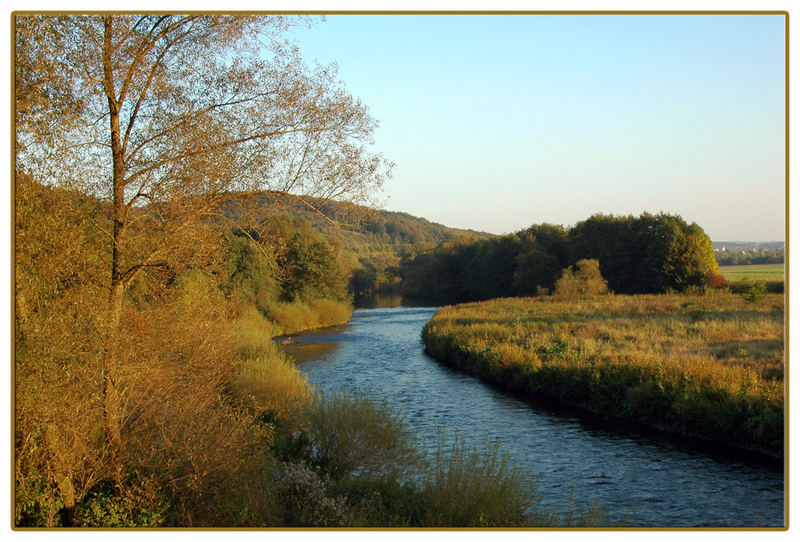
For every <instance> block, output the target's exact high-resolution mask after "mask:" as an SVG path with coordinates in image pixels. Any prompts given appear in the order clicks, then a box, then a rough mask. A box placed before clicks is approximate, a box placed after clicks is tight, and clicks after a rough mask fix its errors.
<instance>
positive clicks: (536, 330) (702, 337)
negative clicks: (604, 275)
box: [423, 291, 784, 457]
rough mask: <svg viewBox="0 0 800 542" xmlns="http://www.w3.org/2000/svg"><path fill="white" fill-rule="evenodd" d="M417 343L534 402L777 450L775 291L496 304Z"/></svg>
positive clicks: (779, 303)
mask: <svg viewBox="0 0 800 542" xmlns="http://www.w3.org/2000/svg"><path fill="white" fill-rule="evenodd" d="M423 341H424V343H425V347H426V351H427V352H428V353H429V354H430V355H432V356H433V357H434V358H436V359H438V360H440V361H442V362H444V363H446V364H449V365H452V366H455V367H457V368H460V369H462V370H465V371H467V372H470V373H473V374H476V375H478V376H480V377H481V378H483V379H485V380H487V381H490V382H492V383H494V384H497V385H499V386H501V387H504V388H507V389H510V390H513V391H515V392H517V393H520V394H521V395H524V396H528V397H530V398H532V399H542V400H548V401H554V402H557V403H560V404H563V405H568V406H573V407H577V408H579V409H582V410H585V411H588V412H591V413H594V414H597V415H600V416H603V417H607V418H609V419H611V420H614V419H619V420H626V421H631V422H634V423H636V424H639V425H641V426H645V427H649V428H653V429H657V430H662V431H666V432H669V433H674V434H680V435H683V436H687V437H691V438H696V439H700V440H704V441H708V442H712V443H716V444H720V445H724V446H727V447H733V448H739V449H747V450H751V451H757V452H760V453H763V454H766V455H770V456H773V457H779V456H780V455H781V454H782V453H783V427H784V418H783V404H784V395H783V391H784V382H783V374H784V301H783V297H782V296H781V295H777V294H766V295H765V297H764V298H763V299H761V300H760V301H758V302H756V303H753V302H748V301H747V300H746V299H745V298H744V296H740V295H737V294H734V293H730V292H726V291H713V292H710V293H708V294H706V295H682V294H667V295H605V296H598V297H594V298H584V299H577V300H556V299H554V298H549V297H537V298H507V299H496V300H490V301H485V302H478V303H468V304H464V305H457V306H447V307H443V308H442V309H440V310H439V312H438V313H437V314H436V315H435V316H434V318H433V319H432V320H431V321H430V322H429V323H428V324H427V325H426V326H425V328H424V330H423Z"/></svg>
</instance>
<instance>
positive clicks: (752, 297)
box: [740, 280, 767, 303]
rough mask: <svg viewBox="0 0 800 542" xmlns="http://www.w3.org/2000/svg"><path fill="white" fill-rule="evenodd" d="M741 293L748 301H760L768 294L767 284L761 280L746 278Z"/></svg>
mask: <svg viewBox="0 0 800 542" xmlns="http://www.w3.org/2000/svg"><path fill="white" fill-rule="evenodd" d="M740 295H741V296H742V299H744V300H745V301H747V302H748V303H758V302H760V301H761V300H762V299H764V297H766V295H767V285H766V284H764V283H763V282H760V281H752V280H744V281H743V282H742V286H741V290H740Z"/></svg>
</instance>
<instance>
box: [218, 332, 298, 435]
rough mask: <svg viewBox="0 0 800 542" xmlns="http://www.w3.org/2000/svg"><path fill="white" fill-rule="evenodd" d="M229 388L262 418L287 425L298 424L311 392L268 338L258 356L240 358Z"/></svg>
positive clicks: (290, 363)
mask: <svg viewBox="0 0 800 542" xmlns="http://www.w3.org/2000/svg"><path fill="white" fill-rule="evenodd" d="M232 390H233V392H234V393H235V394H236V396H237V397H238V398H239V399H240V400H242V401H244V403H245V404H246V405H248V406H249V407H250V408H251V409H253V411H254V412H255V413H256V414H258V415H260V416H261V418H262V419H269V420H275V421H277V422H279V423H282V424H284V425H288V426H294V425H297V424H298V423H299V419H300V416H301V412H302V411H303V410H304V409H305V408H306V407H307V406H308V404H309V403H310V402H311V399H312V393H313V390H312V388H311V387H310V386H309V384H308V381H307V380H306V378H305V377H304V376H303V375H302V374H300V372H299V371H298V370H297V368H296V367H295V366H294V363H293V362H292V361H291V360H289V359H288V358H287V357H286V355H285V354H283V353H282V352H280V351H278V348H277V346H275V345H274V344H273V343H272V342H271V341H269V339H267V342H266V344H265V345H264V346H262V349H261V352H260V353H259V354H258V355H256V356H250V357H245V358H242V360H241V361H240V363H239V367H238V369H237V371H236V376H235V378H234V380H233V383H232Z"/></svg>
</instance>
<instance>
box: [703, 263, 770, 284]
mask: <svg viewBox="0 0 800 542" xmlns="http://www.w3.org/2000/svg"><path fill="white" fill-rule="evenodd" d="M719 271H720V274H721V275H722V276H723V277H724V278H725V280H727V281H728V282H738V281H742V280H765V281H782V280H784V268H783V264H782V263H770V264H756V265H723V266H720V268H719Z"/></svg>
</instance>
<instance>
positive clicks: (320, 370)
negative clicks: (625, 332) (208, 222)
mask: <svg viewBox="0 0 800 542" xmlns="http://www.w3.org/2000/svg"><path fill="white" fill-rule="evenodd" d="M435 311H436V309H433V308H409V307H398V308H389V309H367V310H356V311H355V312H354V313H353V317H352V319H351V321H350V323H349V324H348V325H347V326H342V327H338V328H331V329H328V330H325V331H323V332H318V333H309V334H304V335H297V336H294V337H292V338H291V339H290V341H288V342H289V345H287V346H285V347H284V348H285V349H286V351H287V352H288V353H289V354H291V355H293V356H294V357H295V359H296V360H297V366H298V368H299V370H300V371H301V372H302V373H303V374H305V375H306V376H307V378H308V379H309V381H310V383H311V384H313V385H314V386H315V387H316V388H317V390H319V391H322V392H323V393H326V392H328V393H329V392H335V391H337V390H339V389H341V388H347V389H350V390H354V391H368V392H369V393H371V394H372V395H373V396H378V397H383V398H386V399H389V400H390V401H392V402H394V403H395V405H396V406H397V407H398V408H399V409H400V410H402V411H403V412H404V413H405V415H406V418H407V420H408V422H409V423H410V425H411V426H412V427H413V429H414V430H415V431H416V432H417V435H418V438H419V439H420V440H421V441H422V443H423V445H424V446H425V447H426V449H427V450H429V451H433V450H435V448H436V446H437V442H438V439H439V438H440V435H442V434H444V435H446V436H449V437H450V438H452V435H453V434H454V432H455V431H456V430H457V431H458V435H459V436H461V437H463V438H464V439H465V440H466V442H467V444H468V445H470V446H476V447H479V448H483V447H484V446H485V444H486V442H487V441H492V442H494V441H499V445H500V448H501V450H503V451H504V452H507V453H508V454H509V456H510V459H511V461H512V462H513V463H514V464H515V465H516V466H518V467H520V468H523V469H525V470H527V471H529V472H530V473H531V474H532V475H533V476H534V477H535V479H536V488H537V492H538V493H539V495H540V496H541V497H542V504H543V505H544V506H546V507H549V508H554V509H557V510H565V509H581V508H584V509H585V508H587V507H588V506H590V505H592V504H593V503H600V505H601V506H602V507H603V508H604V509H605V511H606V512H607V514H608V516H609V517H610V520H611V521H612V522H614V523H618V522H623V523H624V525H626V526H630V527H638V526H643V527H781V526H783V525H784V476H783V470H782V469H781V468H780V467H775V466H771V465H759V464H756V463H753V462H751V461H747V462H745V461H743V460H736V459H732V458H730V457H724V456H717V455H713V454H711V453H709V452H707V451H703V450H700V449H698V448H696V447H691V446H688V445H686V444H684V443H678V442H673V441H669V440H665V439H660V438H658V437H653V436H644V435H639V434H630V433H629V434H622V433H616V432H613V431H609V430H607V429H598V428H596V427H592V426H591V425H587V424H586V423H585V422H582V421H581V420H580V419H578V418H576V417H573V416H570V415H565V414H563V413H559V414H556V413H553V412H550V411H547V410H543V409H541V408H537V407H535V406H532V405H530V404H528V403H526V402H524V401H521V400H519V399H517V398H514V397H511V396H509V395H508V394H505V393H503V392H500V391H498V390H496V389H493V388H491V387H489V386H487V385H486V384H484V383H483V382H481V381H480V380H478V379H477V378H474V377H472V376H469V375H465V374H463V373H459V372H456V371H454V370H452V369H449V368H447V367H445V366H443V365H440V364H439V363H437V362H436V361H434V360H433V359H431V358H430V357H428V356H427V355H425V353H424V352H423V345H422V340H421V338H420V332H421V330H422V326H423V325H424V324H425V323H426V322H427V321H428V320H430V318H431V317H432V316H433V314H434V313H435ZM284 342H287V341H284Z"/></svg>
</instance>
